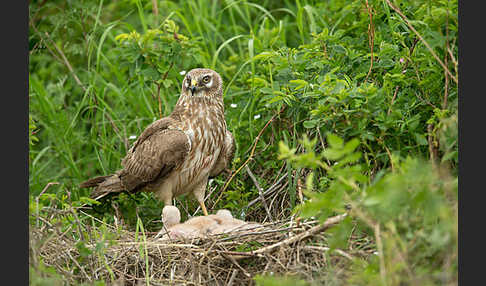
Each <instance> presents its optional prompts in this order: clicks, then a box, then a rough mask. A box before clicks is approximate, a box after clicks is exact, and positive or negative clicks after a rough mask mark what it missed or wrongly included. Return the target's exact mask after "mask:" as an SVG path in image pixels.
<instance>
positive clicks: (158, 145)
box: [119, 118, 191, 190]
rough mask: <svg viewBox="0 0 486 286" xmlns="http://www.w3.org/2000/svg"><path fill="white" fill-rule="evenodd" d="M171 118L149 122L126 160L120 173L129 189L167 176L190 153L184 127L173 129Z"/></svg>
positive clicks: (189, 144) (189, 145) (123, 182)
mask: <svg viewBox="0 0 486 286" xmlns="http://www.w3.org/2000/svg"><path fill="white" fill-rule="evenodd" d="M171 120H172V119H171V118H163V119H160V120H158V121H155V122H154V123H152V124H151V125H149V126H148V127H147V128H146V129H145V130H144V131H143V132H142V134H141V135H140V136H139V138H138V139H137V141H135V143H134V144H133V146H132V148H130V150H129V151H128V153H127V155H126V156H125V158H123V160H122V163H121V164H122V166H123V167H124V168H123V170H122V171H121V172H120V173H119V176H120V178H121V180H122V184H123V185H124V186H125V187H126V189H127V190H133V189H134V188H135V187H137V186H139V185H143V184H144V183H148V182H151V181H154V180H156V179H159V178H161V177H163V176H166V175H167V174H168V173H169V172H170V171H171V170H172V169H173V168H174V167H176V166H178V165H180V164H181V163H182V162H183V161H184V158H185V157H186V156H187V154H188V153H189V150H190V147H191V143H190V141H189V140H190V139H189V137H188V136H187V135H186V134H185V133H184V132H183V131H181V130H178V129H171V128H170V124H171Z"/></svg>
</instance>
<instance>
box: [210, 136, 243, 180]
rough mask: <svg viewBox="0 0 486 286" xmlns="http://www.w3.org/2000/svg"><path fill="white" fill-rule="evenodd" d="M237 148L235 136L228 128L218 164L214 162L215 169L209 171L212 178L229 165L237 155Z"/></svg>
mask: <svg viewBox="0 0 486 286" xmlns="http://www.w3.org/2000/svg"><path fill="white" fill-rule="evenodd" d="M235 149H236V144H235V137H234V136H233V134H232V133H231V132H230V131H229V130H226V134H225V137H224V144H223V149H222V150H221V152H220V153H219V156H218V160H217V161H216V164H214V167H213V169H212V170H211V172H209V177H210V178H212V177H216V176H217V175H219V174H221V172H223V170H224V169H225V168H227V167H228V166H229V164H230V163H231V161H232V160H233V156H234V155H235Z"/></svg>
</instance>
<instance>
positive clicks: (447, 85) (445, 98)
mask: <svg viewBox="0 0 486 286" xmlns="http://www.w3.org/2000/svg"><path fill="white" fill-rule="evenodd" d="M447 4H449V1H447ZM447 8H449V5H447ZM447 50H449V9H447V18H446V40H445V51H446V52H445V53H444V62H445V65H446V66H447V65H448V60H447V59H448V57H449V54H448V53H447ZM444 78H445V79H444V81H445V83H444V101H443V102H442V109H446V108H447V98H448V97H449V91H448V89H449V77H448V76H447V73H446V72H445V71H444Z"/></svg>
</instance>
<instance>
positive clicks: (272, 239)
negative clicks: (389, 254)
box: [29, 210, 374, 285]
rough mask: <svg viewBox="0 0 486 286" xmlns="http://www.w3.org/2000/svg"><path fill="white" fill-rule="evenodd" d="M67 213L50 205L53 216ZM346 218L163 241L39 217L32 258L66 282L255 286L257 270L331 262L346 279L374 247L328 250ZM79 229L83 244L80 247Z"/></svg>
mask: <svg viewBox="0 0 486 286" xmlns="http://www.w3.org/2000/svg"><path fill="white" fill-rule="evenodd" d="M67 214H68V212H66V211H54V210H52V215H51V217H50V221H56V219H60V220H61V219H62V216H64V215H67ZM343 218H344V215H341V216H336V217H333V218H330V219H328V221H326V222H325V223H324V224H319V223H318V221H312V220H311V221H301V222H300V223H298V224H297V223H296V222H295V221H294V220H291V219H287V220H280V221H275V222H273V223H267V224H264V226H263V227H260V228H256V229H252V230H244V231H243V230H242V231H234V232H232V233H231V234H221V235H214V236H209V237H206V238H197V239H193V240H191V241H161V240H157V239H155V238H154V236H155V234H156V232H149V233H144V234H145V235H144V234H143V233H141V232H138V233H136V232H132V231H127V230H124V229H123V227H121V226H120V225H119V226H118V227H116V228H115V227H114V226H110V225H107V224H103V223H102V224H101V226H94V225H93V226H89V225H85V224H83V225H81V226H80V227H78V226H76V225H73V226H72V227H69V228H67V229H66V230H64V231H62V230H61V229H60V226H56V225H55V224H47V223H44V224H43V223H41V224H40V225H41V226H40V227H31V229H30V255H29V259H30V261H29V262H30V265H34V266H35V265H38V263H39V261H38V260H40V259H41V260H42V261H43V263H44V264H45V265H47V266H50V267H53V268H54V269H55V270H56V272H57V273H60V274H62V275H63V277H64V280H65V282H67V283H68V284H79V283H80V282H87V283H90V282H93V281H97V280H105V281H107V282H108V284H110V285H143V284H146V285H253V284H255V282H254V281H253V277H254V276H255V275H257V274H262V275H264V274H267V275H272V274H286V275H289V274H290V275H296V276H298V277H300V278H303V279H305V280H306V281H315V282H318V281H319V279H322V277H323V273H325V271H323V269H329V268H330V267H331V268H333V269H339V270H338V272H336V273H334V274H333V275H335V276H340V278H344V277H345V275H346V270H345V269H346V267H345V265H346V264H348V263H349V262H350V259H351V257H352V256H367V255H371V253H372V252H373V251H374V250H373V249H369V250H367V251H363V249H362V248H361V250H358V249H360V247H356V245H355V246H354V247H352V246H351V247H350V249H346V250H335V251H332V252H331V251H329V248H328V245H327V242H326V233H325V230H326V229H327V228H328V227H331V226H332V225H334V224H336V223H339V222H340V221H341V220H342V219H343ZM98 225H99V224H98ZM81 233H82V234H81ZM81 235H82V236H84V242H85V244H84V247H83V246H80V245H79V241H80V239H79V237H80V236H81ZM110 236H111V237H110ZM356 241H358V240H356ZM358 243H359V242H358ZM77 244H78V245H77ZM334 278H337V277H334Z"/></svg>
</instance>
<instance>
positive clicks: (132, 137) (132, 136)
mask: <svg viewBox="0 0 486 286" xmlns="http://www.w3.org/2000/svg"><path fill="white" fill-rule="evenodd" d="M135 138H137V136H135V135H130V137H128V139H130V140H133V139H135Z"/></svg>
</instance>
